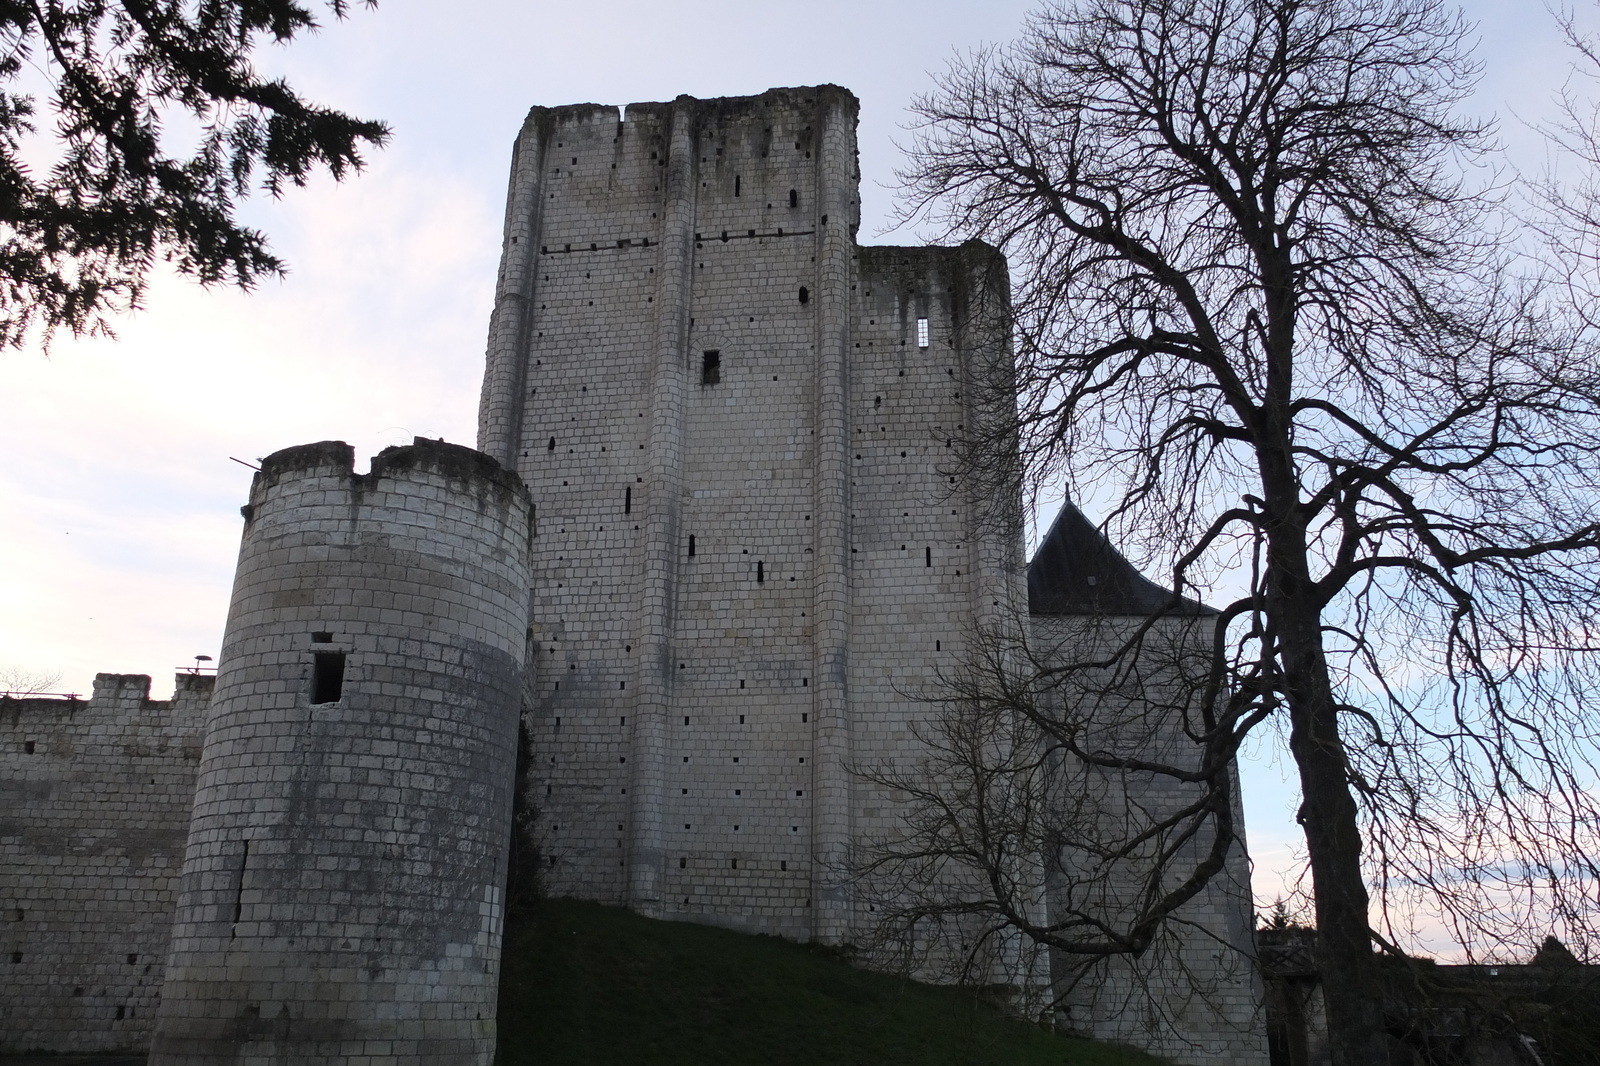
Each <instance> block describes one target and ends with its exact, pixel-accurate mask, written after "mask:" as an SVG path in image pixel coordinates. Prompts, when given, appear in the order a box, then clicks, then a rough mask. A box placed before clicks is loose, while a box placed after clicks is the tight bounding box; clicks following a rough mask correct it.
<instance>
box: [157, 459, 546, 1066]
mask: <svg viewBox="0 0 1600 1066" xmlns="http://www.w3.org/2000/svg"><path fill="white" fill-rule="evenodd" d="M353 459H354V455H353V452H352V450H351V449H350V447H349V446H348V445H346V444H343V443H340V442H325V443H322V444H312V445H306V446H303V447H298V448H289V449H286V450H284V451H280V452H277V453H275V454H273V455H271V456H269V457H268V458H267V459H265V460H263V463H262V467H261V471H260V473H258V474H257V475H256V477H255V481H254V483H253V485H252V486H251V493H250V503H249V505H248V506H246V507H245V508H244V514H245V519H246V524H245V532H244V540H243V546H242V548H241V550H240V555H239V566H238V570H237V573H236V576H235V579H234V591H233V602H232V606H231V608H230V610H229V614H228V623H227V628H226V631H225V634H224V637H223V646H222V654H221V658H220V662H219V667H218V675H217V685H216V694H215V697H214V699H213V701H212V704H211V709H210V714H209V718H208V720H207V725H206V740H205V747H204V750H203V753H202V755H201V760H200V769H199V780H198V783H197V786H196V790H195V799H194V813H193V815H192V818H191V821H190V824H189V840H188V848H187V852H186V854H185V857H184V865H183V875H182V881H181V884H180V888H179V893H178V902H177V917H176V922H175V924H174V926H173V933H172V947H171V955H170V959H169V962H168V965H167V973H166V986H165V989H164V991H163V993H162V1002H161V1014H160V1018H159V1021H158V1024H157V1027H156V1033H155V1039H154V1044H153V1048H152V1055H151V1060H150V1061H151V1062H152V1063H156V1064H178V1063H195V1064H199V1063H217V1062H224V1061H226V1062H241V1063H251V1062H261V1063H266V1062H278V1061H293V1062H349V1061H359V1062H365V1063H371V1064H379V1063H390V1064H417V1066H421V1064H423V1063H428V1064H437V1063H460V1064H467V1063H473V1064H487V1063H488V1062H489V1061H490V1060H491V1058H492V1055H493V1049H494V1016H495V1015H494V1011H495V995H496V989H497V984H498V976H499V962H500V932H501V901H502V892H503V888H504V885H505V875H506V846H507V843H508V841H509V832H510V808H511V795H512V793H511V785H512V778H513V774H514V760H515V753H516V746H517V708H518V706H519V698H520V682H521V674H522V668H523V657H524V649H525V645H526V635H525V633H526V620H527V617H526V616H527V589H528V582H529V575H528V567H527V543H528V535H529V519H530V506H529V501H528V496H527V491H526V489H524V488H523V486H522V485H521V483H520V482H519V481H518V480H517V478H516V476H515V475H513V474H511V473H509V472H507V471H505V470H502V469H500V468H499V467H498V466H496V465H495V464H494V463H493V462H490V461H488V460H487V459H486V458H485V457H484V456H482V455H479V454H477V453H475V452H472V451H470V450H469V449H466V448H461V447H457V446H453V445H447V444H443V443H441V442H433V441H424V440H418V441H417V442H416V444H415V445H414V446H411V447H405V448H390V449H387V450H385V451H384V452H383V453H382V454H380V455H379V456H378V457H377V458H376V459H374V460H373V462H372V470H371V473H369V474H365V475H359V474H356V473H354V470H353Z"/></svg>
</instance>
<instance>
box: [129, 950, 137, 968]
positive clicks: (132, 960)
mask: <svg viewBox="0 0 1600 1066" xmlns="http://www.w3.org/2000/svg"><path fill="white" fill-rule="evenodd" d="M138 961H139V956H138V954H137V953H134V952H130V953H129V954H128V965H129V966H132V965H134V964H135V963H137V962H138Z"/></svg>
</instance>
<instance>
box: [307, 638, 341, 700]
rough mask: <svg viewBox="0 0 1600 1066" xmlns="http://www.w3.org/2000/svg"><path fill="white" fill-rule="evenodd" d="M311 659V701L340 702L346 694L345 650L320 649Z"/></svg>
mask: <svg viewBox="0 0 1600 1066" xmlns="http://www.w3.org/2000/svg"><path fill="white" fill-rule="evenodd" d="M311 659H312V668H311V702H312V703H338V702H339V699H340V697H341V696H343V695H344V652H342V651H319V652H316V653H314V654H313V655H312V656H311Z"/></svg>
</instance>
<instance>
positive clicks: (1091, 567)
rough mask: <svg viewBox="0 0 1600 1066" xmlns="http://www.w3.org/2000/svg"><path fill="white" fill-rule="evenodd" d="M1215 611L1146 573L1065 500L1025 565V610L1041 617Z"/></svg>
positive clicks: (1210, 612)
mask: <svg viewBox="0 0 1600 1066" xmlns="http://www.w3.org/2000/svg"><path fill="white" fill-rule="evenodd" d="M1163 608H1166V609H1167V613H1168V614H1172V615H1189V616H1193V615H1205V614H1215V613H1216V612H1215V611H1213V610H1212V609H1211V608H1209V607H1207V606H1206V605H1205V604H1203V603H1199V602H1197V601H1195V600H1191V599H1186V598H1182V597H1176V596H1174V595H1173V594H1172V592H1171V591H1169V590H1168V589H1165V588H1162V587H1161V586H1160V585H1158V584H1156V583H1155V582H1154V581H1151V580H1150V579H1149V578H1147V577H1145V576H1144V575H1143V574H1141V573H1139V571H1137V570H1135V569H1134V568H1133V564H1132V563H1130V562H1128V560H1127V559H1125V558H1123V556H1122V553H1121V552H1119V551H1117V549H1115V548H1113V547H1112V546H1111V542H1110V541H1109V540H1107V539H1106V538H1105V536H1104V535H1103V534H1102V533H1101V532H1100V530H1099V529H1098V528H1096V527H1095V525H1094V523H1092V522H1090V521H1089V520H1088V519H1087V518H1085V517H1084V516H1083V512H1082V511H1080V510H1078V509H1077V508H1076V507H1074V506H1073V505H1072V503H1071V502H1070V501H1069V502H1067V503H1065V504H1063V505H1062V507H1061V513H1060V514H1058V515H1056V520H1055V524H1053V525H1052V526H1051V527H1050V532H1049V533H1047V534H1045V538H1044V542H1043V543H1041V544H1040V545H1039V550H1038V551H1036V552H1034V553H1033V560H1032V561H1031V562H1029V563H1028V613H1029V614H1040V615H1071V614H1077V615H1083V614H1110V615H1151V614H1155V613H1156V612H1157V611H1160V610H1162V609H1163Z"/></svg>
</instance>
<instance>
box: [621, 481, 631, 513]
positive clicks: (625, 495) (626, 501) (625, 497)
mask: <svg viewBox="0 0 1600 1066" xmlns="http://www.w3.org/2000/svg"><path fill="white" fill-rule="evenodd" d="M622 513H623V514H632V513H633V487H632V486H631V485H630V486H629V487H628V488H626V489H623V490H622Z"/></svg>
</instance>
